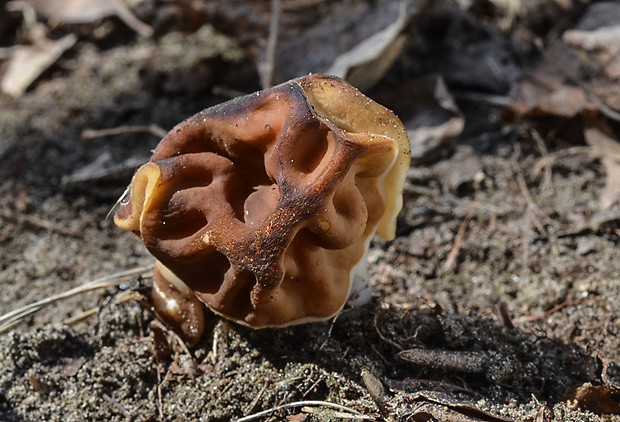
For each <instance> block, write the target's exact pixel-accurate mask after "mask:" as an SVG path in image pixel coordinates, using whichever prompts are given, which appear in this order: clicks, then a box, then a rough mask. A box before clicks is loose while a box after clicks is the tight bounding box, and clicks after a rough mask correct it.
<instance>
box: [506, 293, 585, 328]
mask: <svg viewBox="0 0 620 422" xmlns="http://www.w3.org/2000/svg"><path fill="white" fill-rule="evenodd" d="M572 303H573V301H572V300H570V299H568V300H565V301H564V302H562V303H560V304H559V305H556V306H554V307H553V308H551V309H549V310H548V311H545V312H543V313H541V314H538V315H530V316H522V317H519V318H515V319H514V322H515V323H517V324H519V323H521V322H532V321H536V320H539V319H542V318H544V317H546V316H549V315H551V314H553V313H555V312H557V311H559V310H560V309H562V308H564V307H566V306H568V305H570V304H572Z"/></svg>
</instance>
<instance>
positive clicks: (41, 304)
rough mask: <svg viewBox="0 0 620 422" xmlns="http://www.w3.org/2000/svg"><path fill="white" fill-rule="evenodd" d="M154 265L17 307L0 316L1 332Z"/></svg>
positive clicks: (142, 271)
mask: <svg viewBox="0 0 620 422" xmlns="http://www.w3.org/2000/svg"><path fill="white" fill-rule="evenodd" d="M151 269H152V267H137V268H133V269H131V270H127V271H122V272H119V273H116V274H112V275H109V276H106V277H103V278H100V279H98V280H94V281H91V282H89V283H86V284H82V285H81V286H77V287H74V288H73V289H70V290H67V291H66V292H63V293H59V294H57V295H53V296H49V297H47V298H45V299H42V300H39V301H37V302H34V303H31V304H29V305H26V306H23V307H21V308H18V309H15V310H14V311H11V312H8V313H6V314H4V315H2V316H0V333H2V332H4V331H6V330H8V329H9V328H11V327H12V326H13V325H15V324H17V323H18V322H19V321H20V320H22V319H23V318H25V317H27V316H28V315H31V314H33V313H35V312H38V311H40V310H41V309H43V308H46V307H47V306H49V305H51V304H53V303H55V302H57V301H59V300H62V299H67V298H69V297H72V296H76V295H78V294H82V293H86V292H89V291H91V290H97V289H104V288H107V287H113V286H118V285H120V284H122V283H123V282H126V281H128V280H130V279H131V277H132V276H134V275H136V274H141V273H144V272H146V271H149V270H151Z"/></svg>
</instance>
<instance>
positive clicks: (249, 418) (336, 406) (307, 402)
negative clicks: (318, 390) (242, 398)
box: [234, 400, 374, 422]
mask: <svg viewBox="0 0 620 422" xmlns="http://www.w3.org/2000/svg"><path fill="white" fill-rule="evenodd" d="M299 406H324V407H329V408H332V409H335V410H339V411H342V412H346V413H347V414H348V415H347V416H346V419H363V420H373V419H374V418H373V417H371V416H367V415H364V414H362V413H360V412H358V411H356V410H354V409H351V408H348V407H346V406H342V405H340V404H336V403H330V402H328V401H320V400H305V401H295V402H292V403H287V404H283V405H280V406H276V407H272V408H271V409H267V410H263V411H262V412H258V413H254V414H252V415H248V416H244V417H242V418H239V419H234V422H248V421H254V420H257V419H260V418H262V417H264V416H267V415H270V414H272V413H273V412H277V411H278V410H282V409H289V408H291V407H299Z"/></svg>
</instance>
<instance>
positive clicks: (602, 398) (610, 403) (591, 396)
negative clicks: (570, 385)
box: [564, 382, 620, 415]
mask: <svg viewBox="0 0 620 422" xmlns="http://www.w3.org/2000/svg"><path fill="white" fill-rule="evenodd" d="M564 400H566V401H567V402H568V403H569V405H570V404H574V405H575V406H577V407H578V408H580V409H582V410H587V411H590V412H593V413H596V414H597V415H620V397H618V396H617V395H616V396H614V395H613V394H612V393H611V391H610V390H609V388H607V387H605V386H603V385H592V384H591V383H589V382H586V383H585V384H583V385H582V386H580V387H577V388H575V389H570V390H569V391H567V393H566V395H565V396H564Z"/></svg>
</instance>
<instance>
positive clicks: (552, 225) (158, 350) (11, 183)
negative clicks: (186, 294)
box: [0, 27, 620, 422]
mask: <svg viewBox="0 0 620 422" xmlns="http://www.w3.org/2000/svg"><path fill="white" fill-rule="evenodd" d="M180 46H182V47H180ZM181 51H183V52H185V53H188V54H183V55H181ZM205 64H208V66H207V65H205ZM213 69H216V71H214V70H213ZM197 72H198V73H197ZM184 74H192V75H196V74H198V75H200V77H195V78H178V75H184ZM179 80H182V81H183V82H182V83H178V81H179ZM240 81H243V82H242V83H241V82H240ZM256 88H258V77H257V75H256V74H255V72H254V71H253V67H252V66H249V65H248V63H247V62H246V61H245V59H244V55H243V53H242V52H241V51H240V50H239V49H238V48H237V47H236V45H235V43H234V42H233V41H232V40H231V39H229V38H227V37H225V36H223V35H220V34H217V33H216V32H214V30H213V29H211V28H209V27H206V28H204V29H203V30H201V31H199V32H197V33H195V34H193V35H191V36H189V37H179V36H177V35H174V34H170V35H168V36H166V37H164V38H163V39H162V40H159V41H158V42H157V43H155V42H153V41H149V40H141V41H137V42H135V43H131V44H127V45H118V44H117V45H115V46H114V48H109V49H106V48H105V46H104V47H101V46H100V47H99V48H98V49H96V50H95V49H93V48H92V45H91V44H89V43H83V44H78V46H77V47H76V49H75V50H74V51H73V52H72V53H69V54H68V55H66V56H64V58H63V59H62V60H61V61H60V62H59V63H58V64H57V65H56V66H55V67H54V68H53V70H52V71H50V73H49V74H47V75H45V77H44V78H42V79H41V80H40V81H39V82H38V83H37V84H36V85H35V86H34V87H33V88H31V89H30V90H29V92H28V93H27V94H26V95H24V96H23V97H22V98H20V99H18V100H15V99H11V98H9V97H8V96H0V109H1V110H2V112H1V113H0V180H2V183H1V185H0V197H1V198H3V199H2V202H1V204H0V265H1V270H2V272H1V273H0V283H1V285H2V286H3V287H4V288H3V289H2V293H1V294H0V314H4V313H6V312H9V311H11V310H13V309H16V308H18V307H21V306H24V305H27V304H29V303H31V302H34V301H37V300H40V299H42V298H45V297H48V296H51V295H54V294H58V293H61V292H64V291H67V290H69V289H70V288H73V287H75V286H78V285H81V284H83V283H85V282H87V281H90V280H95V279H99V278H102V277H106V276H110V275H112V274H115V273H117V272H119V271H123V270H126V269H131V268H135V267H138V266H149V265H152V258H151V257H150V255H149V254H148V253H147V251H146V249H145V248H144V246H143V245H142V243H141V242H140V239H138V238H137V237H136V236H134V235H132V234H131V233H125V232H123V231H122V230H120V229H118V228H116V227H115V226H114V224H113V223H112V221H111V220H110V218H108V217H107V214H108V212H109V211H110V209H111V208H112V207H113V205H114V203H115V201H116V199H117V198H118V197H119V196H120V195H121V194H122V192H123V190H124V189H125V187H126V185H127V183H128V182H129V180H130V177H131V174H132V172H133V170H134V169H135V163H136V162H143V161H146V160H148V157H149V154H150V151H151V150H152V149H153V148H154V147H155V145H156V144H157V142H158V137H157V136H154V135H153V134H151V133H148V132H139V133H136V132H133V131H131V130H121V131H120V133H119V134H116V135H114V136H106V137H94V138H88V137H83V136H82V132H83V131H84V130H99V129H107V128H114V127H121V126H148V125H156V126H158V127H161V128H164V129H165V130H168V129H170V128H171V127H173V126H174V125H175V124H176V123H178V122H179V121H181V120H183V119H185V118H186V117H188V116H190V115H192V114H194V113H196V112H198V111H200V110H202V109H204V108H206V107H208V106H211V105H213V104H216V103H219V102H221V101H224V100H226V99H228V98H229V97H227V96H226V95H225V94H226V93H229V92H231V91H233V90H234V91H242V92H252V91H253V90H255V89H256ZM371 95H372V93H371ZM459 105H460V107H461V109H462V110H463V111H464V112H465V113H466V115H467V119H466V121H467V122H475V124H473V125H472V124H471V123H468V127H467V128H466V130H465V131H464V133H463V134H462V135H461V136H460V137H458V138H457V139H455V140H454V141H453V142H452V143H451V144H450V145H447V146H446V147H445V148H443V149H442V151H441V154H440V156H439V157H438V158H436V159H435V160H433V161H429V162H426V163H420V164H416V165H415V166H412V168H411V170H410V173H409V178H408V181H407V185H406V189H405V203H404V209H403V211H402V213H401V216H400V218H399V229H398V236H397V238H396V239H395V240H394V241H392V242H382V241H379V240H377V241H375V242H374V243H373V244H372V249H371V252H370V257H369V268H370V272H371V276H372V283H373V286H374V291H375V294H374V298H373V301H372V303H371V304H369V305H368V306H364V307H361V308H354V309H350V308H345V309H344V310H343V312H342V313H341V314H340V315H339V316H338V317H337V318H335V319H334V320H332V321H326V322H323V323H313V324H307V325H302V326H295V327H290V328H286V329H278V330H275V329H265V330H259V331H254V330H251V329H248V328H245V327H241V326H238V325H236V324H234V323H230V322H226V321H224V320H222V319H220V318H218V317H215V316H213V317H212V318H211V319H210V322H209V327H208V330H207V333H206V334H205V336H204V337H203V339H202V340H201V342H200V343H199V344H198V345H197V346H196V347H195V348H192V350H189V351H188V350H186V349H184V348H183V347H182V346H181V345H180V344H179V342H178V341H177V340H176V339H175V337H174V336H172V335H171V334H170V333H168V332H167V331H166V330H165V329H164V330H162V329H161V328H158V326H157V325H155V326H153V321H154V319H155V318H154V316H153V314H152V312H151V311H150V310H149V309H148V307H143V306H141V305H140V304H139V303H138V302H137V301H135V300H132V299H128V293H127V292H128V290H131V288H132V286H134V285H135V284H137V283H139V280H137V279H134V280H133V282H128V283H125V284H123V285H122V286H121V288H108V289H105V290H98V291H94V292H90V293H88V294H84V295H80V296H76V297H71V298H68V299H64V300H62V301H60V302H59V303H57V304H55V305H52V306H50V307H47V308H46V309H44V310H43V311H41V312H39V313H37V314H35V315H33V316H30V317H28V318H27V319H26V320H25V321H23V322H22V323H20V324H18V325H16V326H14V327H12V328H11V330H9V331H7V332H5V333H2V334H1V335H0V421H6V422H12V421H37V420H41V421H78V420H90V421H94V420H105V421H121V420H132V421H155V420H157V421H166V420H170V421H172V420H179V421H184V420H188V421H189V420H196V421H198V420H204V421H207V420H208V421H229V420H232V419H235V418H241V417H244V416H247V415H252V414H256V413H257V412H260V411H263V410H269V409H272V408H275V407H278V406H281V405H286V404H290V403H293V402H301V401H307V403H305V404H299V405H291V406H289V407H284V408H281V409H280V410H276V411H274V412H272V413H269V414H264V415H262V416H260V415H259V416H257V417H256V419H254V420H287V418H288V420H290V421H302V420H304V421H315V420H316V421H336V420H346V417H347V415H348V416H349V417H351V418H353V417H354V416H355V415H353V412H359V414H361V415H363V416H359V415H357V417H358V418H362V417H365V418H367V419H368V420H396V421H408V420H412V421H422V420H436V419H432V417H433V416H434V417H436V418H437V419H439V420H456V421H475V420H487V421H488V420H491V421H494V420H497V421H503V420H508V421H512V420H514V421H610V420H612V421H620V416H619V413H620V412H614V411H613V410H612V411H605V410H601V409H600V408H598V407H596V403H594V402H597V403H599V404H600V402H601V401H602V399H601V400H598V399H596V400H594V402H588V401H587V400H583V401H581V402H580V401H575V400H570V399H569V398H570V397H572V396H571V391H574V389H578V388H579V387H582V386H583V385H584V384H586V383H588V382H589V383H592V384H594V385H601V384H604V380H602V379H601V370H600V366H601V362H602V361H606V362H608V363H609V366H608V368H607V372H606V375H607V377H608V378H609V379H610V380H611V381H610V380H608V382H611V383H612V384H613V383H615V384H616V385H617V384H618V379H619V378H620V333H619V331H620V300H619V298H620V283H619V282H618V280H619V279H620V260H618V256H617V247H618V241H619V238H620V224H619V221H620V208H619V207H618V205H615V206H614V207H612V208H611V209H610V210H602V209H601V208H600V206H599V197H600V194H601V191H602V189H603V188H604V186H605V171H604V168H603V167H602V165H601V163H600V162H599V161H598V160H596V159H594V158H592V156H591V155H589V154H587V153H583V150H580V149H572V150H570V149H567V148H566V147H567V145H565V144H562V143H560V142H553V141H550V142H536V140H535V137H534V136H533V135H532V133H533V132H531V131H530V130H529V128H527V127H525V126H524V125H514V126H502V125H501V124H500V123H499V114H500V112H501V109H500V108H499V107H494V106H492V105H488V104H484V103H480V102H478V101H476V100H472V99H463V100H461V101H459ZM567 151H568V152H567ZM93 163H95V164H93ZM97 163H99V164H97ZM88 166H90V167H88ZM97 166H99V167H100V168H102V169H104V170H110V169H112V170H113V171H107V172H104V174H103V175H102V176H101V177H94V176H93V177H90V178H87V179H82V178H80V177H79V176H80V175H81V174H85V173H84V169H86V170H88V169H93V168H95V167H96V168H99V167H97ZM119 168H120V169H119ZM80 170H82V172H81V173H80V172H79V171H80ZM86 173H88V172H86ZM89 174H92V172H91V173H89ZM146 273H147V272H145V274H146ZM145 282H148V278H145ZM90 309H95V311H94V313H93V314H92V315H91V316H90V317H88V318H77V321H69V322H68V319H70V318H74V317H76V316H80V315H81V314H82V313H83V312H85V311H88V310H90ZM406 351H409V352H406ZM601 356H604V358H602V357H601ZM573 396H574V394H573ZM318 401H322V402H330V403H334V404H338V405H341V406H344V407H346V408H347V409H349V410H347V409H344V408H341V409H336V408H334V407H328V405H319V404H317V403H316V402H318ZM612 402H613V400H612ZM616 405H617V402H616ZM612 409H613V403H612ZM610 413H611V415H610ZM613 413H615V414H613Z"/></svg>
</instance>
